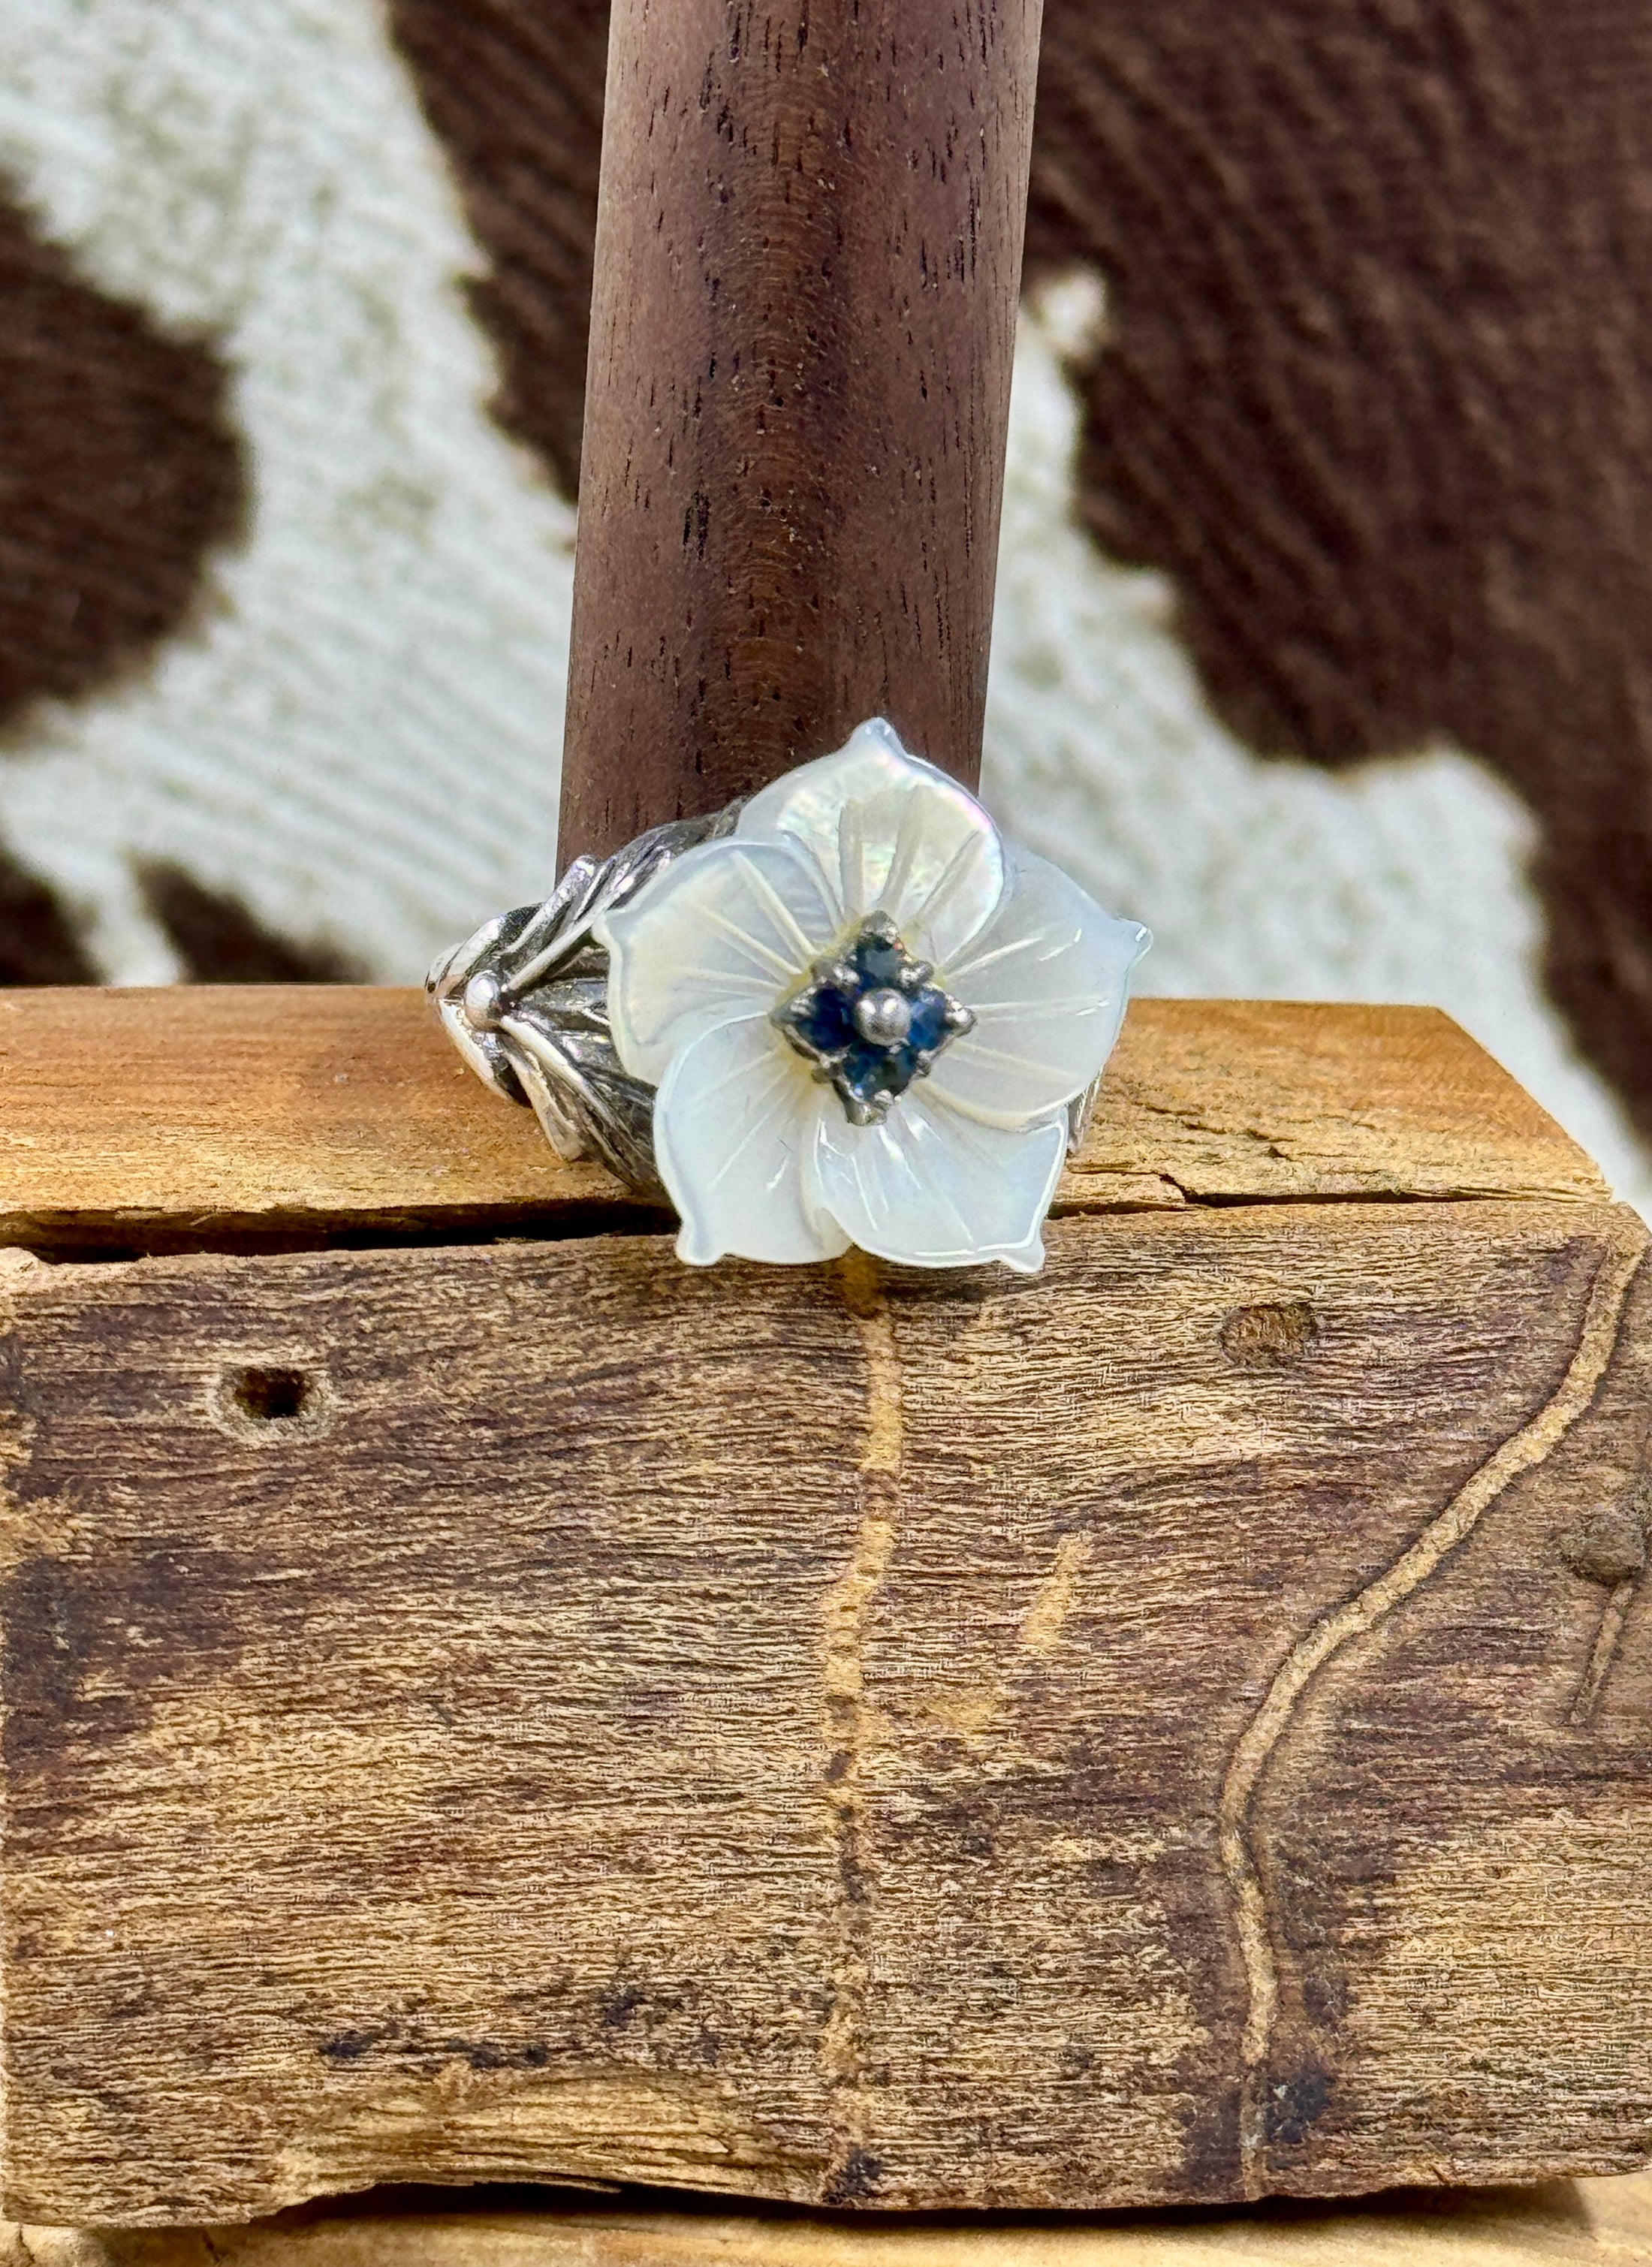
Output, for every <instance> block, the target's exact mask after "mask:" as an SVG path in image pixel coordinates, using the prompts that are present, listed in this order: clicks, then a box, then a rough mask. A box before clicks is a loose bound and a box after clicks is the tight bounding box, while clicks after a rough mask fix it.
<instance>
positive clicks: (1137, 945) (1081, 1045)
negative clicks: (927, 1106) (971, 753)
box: [930, 849, 1152, 1126]
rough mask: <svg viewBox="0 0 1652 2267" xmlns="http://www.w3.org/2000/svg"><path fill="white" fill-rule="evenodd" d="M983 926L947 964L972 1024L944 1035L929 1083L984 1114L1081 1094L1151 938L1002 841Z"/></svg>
mask: <svg viewBox="0 0 1652 2267" xmlns="http://www.w3.org/2000/svg"><path fill="white" fill-rule="evenodd" d="M1151 941H1152V940H1151V938H1150V937H1149V934H1148V932H1147V930H1146V929H1144V928H1142V925H1141V923H1140V922H1139V921H1116V920H1115V919H1114V918H1113V916H1112V914H1111V913H1103V911H1102V909H1101V907H1100V906H1098V905H1097V904H1096V903H1095V901H1094V899H1091V898H1089V897H1087V896H1086V895H1085V893H1084V891H1083V890H1081V889H1080V888H1079V886H1078V884H1077V883H1076V882H1075V881H1072V880H1070V879H1069V878H1068V876H1067V875H1065V874H1064V873H1062V871H1061V869H1060V867H1059V866H1052V865H1050V864H1049V863H1047V862H1046V860H1044V859H1042V858H1035V857H1033V856H1032V855H1031V854H1030V853H1028V852H1026V851H1024V850H1018V849H1017V850H1013V851H1011V852H1010V883H1009V887H1008V888H1007V889H1006V891H1005V892H1004V901H1003V904H1002V907H1001V908H1000V911H999V913H998V916H997V918H996V920H995V921H993V923H992V924H991V926H990V927H989V928H987V929H986V930H984V931H983V932H982V934H981V935H980V936H979V937H978V938H977V939H976V940H975V942H974V943H973V945H971V946H970V948H969V950H967V951H966V953H964V954H962V955H961V956H960V957H959V958H958V961H957V962H956V963H955V964H954V965H953V966H952V967H951V968H950V969H949V970H948V971H947V977H946V980H947V985H948V987H949V989H950V990H951V991H952V992H953V993H955V994H957V996H958V998H959V999H960V1000H961V1001H963V1002H964V1004H965V1006H966V1008H970V1009H973V1011H974V1015H975V1028H974V1030H973V1031H969V1032H966V1033H965V1034H963V1035H962V1036H961V1037H960V1038H956V1039H954V1040H953V1041H952V1044H951V1045H950V1046H949V1047H947V1048H946V1049H944V1051H943V1053H942V1054H941V1056H940V1057H939V1059H938V1060H937V1061H936V1066H935V1068H934V1071H933V1072H932V1073H931V1075H930V1091H931V1092H932V1093H933V1094H935V1095H936V1096H937V1097H942V1098H943V1099H944V1100H945V1101H947V1102H949V1103H951V1104H953V1105H954V1107H955V1108H957V1109H958V1110H961V1111H966V1112H967V1114H968V1115H969V1116H970V1117H972V1118H973V1119H978V1120H979V1121H980V1123H981V1124H983V1125H986V1126H1023V1125H1025V1124H1026V1122H1027V1121H1028V1119H1033V1118H1042V1117H1044V1116H1045V1115H1046V1114H1047V1113H1048V1112H1049V1111H1053V1110H1057V1109H1059V1108H1060V1107H1061V1104H1063V1103H1065V1102H1068V1101H1070V1100H1071V1099H1072V1097H1074V1096H1075V1095H1076V1094H1082V1093H1083V1090H1084V1089H1085V1088H1086V1087H1087V1086H1088V1085H1089V1084H1090V1081H1091V1080H1092V1079H1093V1078H1094V1077H1095V1076H1096V1074H1097V1073H1098V1071H1099V1070H1100V1068H1101V1067H1102V1065H1103V1063H1105V1061H1106V1060H1107V1057H1108V1056H1109V1055H1110V1054H1111V1053H1112V1045H1113V1041H1114V1040H1115V1039H1116V1038H1118V1036H1119V1025H1120V1022H1121V1021H1122V1020H1123V1016H1124V1009H1125V999H1126V994H1127V988H1128V984H1129V978H1130V971H1131V969H1132V968H1134V965H1135V964H1136V962H1137V961H1138V960H1139V959H1140V958H1141V957H1142V954H1143V953H1144V952H1145V951H1146V950H1147V949H1148V946H1149V943H1151Z"/></svg>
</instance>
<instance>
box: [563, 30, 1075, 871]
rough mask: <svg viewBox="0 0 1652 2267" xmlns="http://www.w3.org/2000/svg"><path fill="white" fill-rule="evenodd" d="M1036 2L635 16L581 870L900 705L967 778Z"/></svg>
mask: <svg viewBox="0 0 1652 2267" xmlns="http://www.w3.org/2000/svg"><path fill="white" fill-rule="evenodd" d="M1039 14H1040V0H772V4H769V5H767V6H758V5H754V4H750V0H616V4H615V6H614V10H613V28H612V32H611V34H610V48H609V58H608V92H607V114H606V128H605V139H604V144H603V159H602V186H601V202H600V210H599V216H598V228H597V254H596V261H597V266H596V286H595V297H594V303H593V308H592V320H591V366H590V377H589V382H588V392H587V397H586V410H585V441H584V467H583V479H582V487H581V495H580V525H579V541H578V554H577V565H576V585H575V598H574V625H573V649H572V655H571V660H570V666H569V705H568V733H567V743H566V753H565V757H564V763H563V774H562V845H563V859H564V862H566V860H567V859H568V858H569V857H571V856H573V855H575V854H576V852H578V851H581V850H591V851H595V852H598V853H602V852H606V851H609V850H613V849H614V848H617V847H619V846H620V844H622V843H623V842H625V841H627V840H629V839H630V838H631V837H632V836H633V835H635V833H638V832H639V831H640V830H641V829H642V828H643V827H645V826H649V825H655V824H657V822H659V821H660V820H662V819H666V818H674V817H678V816H683V815H693V814H695V813H698V812H701V811H709V810H713V809H716V808H717V807H718V806H719V805H721V804H722V803H725V802H727V801H728V800H729V799H730V798H731V796H736V795H742V794H747V793H750V792H751V791H752V790H753V789H755V788H757V787H760V786H761V785H762V784H763V783H764V782H765V781H767V780H770V779H773V778H775V777H776V776H777V775H778V774H780V773H782V772H783V771H785V770H787V769H789V767H790V766H792V765H793V764H795V763H798V762H801V761H804V760H805V759H808V758H809V757H811V756H815V755H820V754H824V753H826V752H827V751H828V750H829V749H831V748H833V747H835V746H836V745H839V744H840V743H841V741H842V740H843V739H844V738H845V737H847V735H848V732H849V731H850V730H853V728H854V727H855V724H857V723H860V722H861V721H862V720H863V718H864V717H866V716H869V715H879V714H882V715H887V716H889V717H890V718H891V719H892V722H893V723H895V725H896V726H897V727H898V729H899V731H900V733H901V735H902V737H904V738H905V739H906V741H907V745H909V746H910V747H912V748H913V749H914V751H915V752H919V753H921V754H923V755H926V756H928V757H929V759H931V760H932V761H933V762H936V763H938V764H941V765H943V766H944V767H946V768H947V769H948V770H949V771H951V772H953V773H955V774H957V775H958V777H959V778H961V779H964V780H966V781H970V782H972V783H973V781H974V780H975V779H976V777H977V776H978V774H979V769H980V736H981V717H982V709H983V705H984V701H985V694H986V684H987V660H988V641H989V637H990V633H991V627H992V596H993V576H994V569H995V561H996V552H997V538H998V515H999V504H1000V499H1001V495H1002V478H1003V452H1004V437H1005V424H1006V415H1007V410H1008V404H1009V393H1010V359H1011V353H1012V348H1013V344H1014V326H1015V310H1016V300H1017V289H1018V284H1019V278H1020V266H1021V245H1022V234H1023V224H1024V212H1025V205H1026V187H1027V166H1028V158H1029V150H1030V145H1031V139H1032V97H1033V84H1034V77H1035V70H1036V62H1037V55H1038V37H1039Z"/></svg>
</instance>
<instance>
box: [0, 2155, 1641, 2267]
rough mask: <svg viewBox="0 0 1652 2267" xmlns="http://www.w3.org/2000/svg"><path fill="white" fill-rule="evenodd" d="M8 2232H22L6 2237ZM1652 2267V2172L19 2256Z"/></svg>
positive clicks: (445, 2264)
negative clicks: (972, 2210)
mask: <svg viewBox="0 0 1652 2267" xmlns="http://www.w3.org/2000/svg"><path fill="white" fill-rule="evenodd" d="M8 2237H9V2241H7V2238H8ZM1223 2259H1241V2260H1244V2261H1245V2263H1246V2267H1539V2263H1541V2267H1606V2263H1608V2262H1611V2263H1614V2267H1641V2263H1646V2262H1648V2261H1652V2176H1642V2177H1640V2178H1634V2177H1631V2178H1626V2179H1618V2180H1604V2181H1577V2182H1570V2181H1560V2182H1553V2183H1549V2184H1548V2185H1547V2186H1546V2187H1542V2188H1538V2189H1520V2190H1478V2191H1465V2190H1457V2191H1450V2192H1435V2193H1432V2194H1422V2193H1419V2192H1415V2191H1413V2192H1412V2193H1409V2194H1407V2195H1404V2196H1397V2197H1396V2196H1391V2197H1377V2198H1374V2199H1371V2200H1369V2201H1363V2200H1362V2201H1360V2202H1357V2203H1354V2204H1343V2205H1330V2206H1325V2207H1321V2208H1319V2209H1318V2210H1309V2209H1305V2208H1304V2207H1303V2206H1301V2205H1290V2206H1286V2207H1283V2208H1281V2207H1279V2206H1271V2207H1270V2206H1261V2207H1258V2208H1252V2210H1249V2211H1246V2212H1243V2213H1234V2214H1231V2215H1214V2216H1211V2217H1208V2218H1203V2219H1198V2220H1196V2221H1193V2222H1191V2223H1189V2222H1186V2221H1178V2220H1172V2219H1165V2218H1153V2219H1148V2218H1142V2217H1133V2216H1128V2215H1116V2216H1115V2215H1110V2216H1109V2217H1108V2218H1106V2219H1097V2218H1092V2217H1090V2216H1087V2215H1083V2214H1063V2215H1061V2217H1059V2218H1058V2217H1056V2216H1054V2215H1051V2214H1030V2213H1017V2214H1016V2215H1014V2216H1013V2217H1002V2218H999V2217H995V2218H994V2219H980V2218H974V2219H971V2218H958V2217H952V2218H949V2219H946V2220H943V2221H936V2220H933V2219H924V2218H923V2217H921V2216H918V2217H914V2216H911V2215H907V2216H904V2217H903V2218H902V2219H900V2220H899V2221H898V2222H892V2221H890V2220H889V2219H883V2218H879V2217H877V2216H874V2217H873V2218H872V2219H870V2220H867V2219H862V2220H860V2221H858V2222H846V2221H845V2220H843V2219H841V2218H839V2219H826V2218H822V2217H817V2216H814V2215H811V2214H801V2213H800V2214H789V2215H787V2216H786V2217H784V2218H782V2217H779V2216H777V2215H776V2214H775V2213H773V2212H738V2213H736V2212H730V2211H729V2210H728V2209H727V2208H726V2207H721V2208H720V2207H718V2206H716V2205H706V2206H703V2207H701V2208H699V2209H694V2208H685V2207H684V2206H683V2205H681V2204H679V2205H676V2206H675V2207H674V2208H672V2209H667V2210H662V2209H660V2208H659V2207H658V2206H652V2207H650V2205H648V2204H647V2203H646V2202H644V2201H643V2200H642V2199H639V2198H627V2199H616V2200H614V2201H613V2202H611V2203H604V2202H598V2201H596V2200H591V2199H572V2198H566V2197H540V2198H537V2199H534V2200H533V2201H532V2202H530V2201H528V2200H527V2199H525V2197H522V2196H521V2195H520V2193H518V2194H517V2195H515V2196H511V2197H509V2198H508V2199H507V2198H505V2197H500V2196H498V2195H497V2193H495V2194H494V2195H491V2196H488V2197H485V2198H484V2199H482V2200H481V2201H479V2202H478V2203H475V2204H464V2203H459V2201H458V2200H456V2199H454V2198H452V2197H443V2196H442V2195H441V2194H440V2192H438V2191H426V2192H425V2193H424V2194H423V2195H422V2197H416V2198H415V2197H405V2196H404V2197H401V2198H399V2199H397V2201H396V2203H395V2204H394V2205H389V2204H388V2203H387V2202H378V2203H377V2204H376V2205H375V2203H374V2202H373V2201H368V2202H362V2201H358V2200H354V2199H352V2200H348V2201H344V2202H341V2203H338V2204H335V2205H333V2206H331V2207H330V2208H326V2209H323V2210H321V2211H320V2212H303V2213H292V2214H282V2215H280V2216H279V2217H277V2218H275V2219H272V2220H268V2221H264V2222H260V2223H257V2224H255V2225H253V2226H252V2227H214V2228H201V2229H194V2228H191V2229H181V2230H166V2231H161V2230H155V2229H145V2230H136V2229H132V2230H121V2231H116V2230H107V2231H105V2232H103V2233H101V2234H92V2233H90V2232H87V2231H82V2230H78V2229H64V2228H44V2227H31V2228H15V2227H14V2228H11V2229H10V2230H5V2231H4V2232H0V2263H4V2267H217V2263H225V2267H1200V2263H1201V2262H1204V2261H1208V2260H1223Z"/></svg>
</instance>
